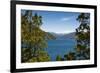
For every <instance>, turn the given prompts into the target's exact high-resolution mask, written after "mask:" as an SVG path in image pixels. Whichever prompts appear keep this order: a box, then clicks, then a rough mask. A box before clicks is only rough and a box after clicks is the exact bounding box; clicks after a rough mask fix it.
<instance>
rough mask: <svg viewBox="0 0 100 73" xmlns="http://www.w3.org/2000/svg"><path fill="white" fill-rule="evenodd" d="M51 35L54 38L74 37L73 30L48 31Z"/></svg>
mask: <svg viewBox="0 0 100 73" xmlns="http://www.w3.org/2000/svg"><path fill="white" fill-rule="evenodd" d="M49 34H51V35H52V36H53V37H55V38H56V39H67V38H69V39H75V32H72V33H54V32H49Z"/></svg>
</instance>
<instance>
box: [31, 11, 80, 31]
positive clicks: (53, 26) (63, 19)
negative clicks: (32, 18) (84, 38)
mask: <svg viewBox="0 0 100 73" xmlns="http://www.w3.org/2000/svg"><path fill="white" fill-rule="evenodd" d="M35 13H37V14H38V15H40V16H42V22H43V24H42V26H41V29H42V30H44V31H46V32H54V33H71V32H75V29H76V28H77V27H78V26H79V22H78V21H77V20H76V18H77V17H78V15H79V14H80V13H77V12H60V11H36V10H33V11H32V14H33V15H34V14H35Z"/></svg>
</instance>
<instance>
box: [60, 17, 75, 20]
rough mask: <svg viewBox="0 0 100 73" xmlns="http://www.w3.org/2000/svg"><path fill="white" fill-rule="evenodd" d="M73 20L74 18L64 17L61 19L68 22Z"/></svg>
mask: <svg viewBox="0 0 100 73" xmlns="http://www.w3.org/2000/svg"><path fill="white" fill-rule="evenodd" d="M72 18H73V16H71V17H63V18H61V21H68V20H71V19H72Z"/></svg>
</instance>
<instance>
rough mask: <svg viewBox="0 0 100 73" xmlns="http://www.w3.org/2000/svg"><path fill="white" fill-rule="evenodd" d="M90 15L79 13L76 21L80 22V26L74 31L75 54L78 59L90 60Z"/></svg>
mask: <svg viewBox="0 0 100 73" xmlns="http://www.w3.org/2000/svg"><path fill="white" fill-rule="evenodd" d="M89 19H90V14H88V13H81V14H80V15H79V16H78V18H77V20H78V21H79V22H80V26H79V27H78V28H77V29H76V39H77V46H76V53H78V54H77V57H79V59H81V58H82V59H89V58H90V51H89V49H90V23H89V21H90V20H89Z"/></svg>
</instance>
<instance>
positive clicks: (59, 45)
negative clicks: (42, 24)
mask: <svg viewBox="0 0 100 73" xmlns="http://www.w3.org/2000/svg"><path fill="white" fill-rule="evenodd" d="M75 45H76V41H75V39H66V40H49V41H48V48H46V51H47V52H48V54H49V56H50V58H51V60H52V61H55V60H56V57H57V55H60V56H61V57H62V58H63V57H64V55H65V54H67V53H68V52H72V51H74V48H75Z"/></svg>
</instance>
